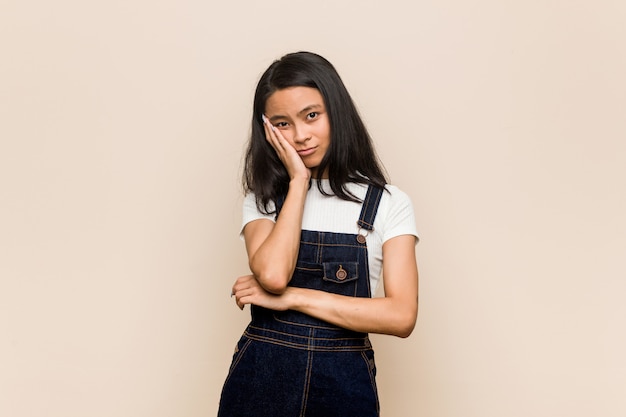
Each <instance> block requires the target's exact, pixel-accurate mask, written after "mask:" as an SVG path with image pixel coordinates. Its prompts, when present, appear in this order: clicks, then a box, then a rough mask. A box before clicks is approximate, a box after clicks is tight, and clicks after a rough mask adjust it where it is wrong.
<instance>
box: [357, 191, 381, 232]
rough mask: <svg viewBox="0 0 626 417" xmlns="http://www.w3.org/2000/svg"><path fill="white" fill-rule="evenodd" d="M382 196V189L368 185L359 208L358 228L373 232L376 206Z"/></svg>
mask: <svg viewBox="0 0 626 417" xmlns="http://www.w3.org/2000/svg"><path fill="white" fill-rule="evenodd" d="M382 195H383V189H382V188H378V187H375V186H373V185H370V186H369V187H368V188H367V194H365V198H364V199H363V206H362V207H361V215H360V216H359V220H358V221H357V222H356V224H358V225H359V228H361V229H365V230H370V231H371V230H374V218H375V217H376V212H377V211H378V205H379V204H380V198H381V197H382Z"/></svg>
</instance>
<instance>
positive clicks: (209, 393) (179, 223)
mask: <svg viewBox="0 0 626 417" xmlns="http://www.w3.org/2000/svg"><path fill="white" fill-rule="evenodd" d="M624 22H626V3H625V2H623V1H622V0H615V1H609V0H601V1H594V2H592V1H580V0H574V1H567V2H566V1H556V0H541V1H490V0H477V1H472V2H468V1H462V0H447V1H445V0H444V1H441V0H439V1H398V0H387V1H384V2H383V1H372V0H358V1H357V0H349V1H330V0H319V1H314V2H294V1H287V0H284V1H278V0H268V1H264V2H252V1H248V2H242V1H230V2H219V3H218V2H212V1H208V2H207V1H194V0H177V1H174V0H157V1H154V0H152V1H147V0H124V1H118V0H113V1H111V0H109V1H78V0H75V1H70V0H60V1H54V2H47V1H42V0H30V1H29V0H20V1H17V0H9V1H8V2H7V0H4V1H3V2H2V4H1V5H0V139H1V142H0V199H1V205H0V415H2V416H3V417H42V416H45V417H85V416H90V417H101V416H107V417H113V416H115V417H144V416H145V417H166V416H167V417H174V416H175V417H180V416H184V417H201V416H202V417H204V416H211V415H214V414H215V411H216V408H217V403H218V398H219V394H220V389H221V385H222V382H223V380H224V377H225V375H226V372H227V368H228V365H229V363H230V358H231V354H232V351H233V347H234V345H235V342H236V340H237V338H238V337H239V335H240V333H241V332H242V330H243V328H244V326H245V324H246V321H247V319H248V310H247V309H246V311H244V312H240V311H239V310H238V309H237V308H236V307H235V305H234V303H233V301H232V300H231V299H230V298H229V293H230V286H231V284H232V282H233V280H234V279H235V278H236V277H237V276H238V275H241V274H244V273H246V272H247V266H246V258H245V253H244V247H243V243H242V242H241V241H240V240H239V237H238V233H239V227H240V216H241V208H240V206H241V192H240V186H239V172H240V165H241V154H242V151H243V149H244V145H245V141H246V137H247V134H248V131H249V124H250V118H251V103H252V94H253V89H254V86H255V84H256V82H257V80H258V78H259V76H260V74H261V72H262V71H263V70H264V69H265V68H266V67H267V66H268V65H269V64H270V63H271V62H272V60H274V59H276V58H278V57H280V56H282V55H283V54H285V53H287V52H292V51H296V50H312V51H315V52H318V53H320V54H322V55H324V56H326V57H327V58H328V59H329V60H330V61H331V62H333V63H334V64H335V66H336V67H337V69H338V70H339V72H340V74H341V75H342V77H343V79H344V81H345V82H346V84H347V86H348V88H349V90H350V91H351V93H352V95H353V97H354V99H355V101H356V102H357V104H358V106H359V109H360V111H361V113H362V116H363V118H364V119H365V121H366V123H367V125H368V127H369V129H370V131H371V133H372V135H373V137H374V138H375V142H376V146H377V148H378V150H379V153H380V156H381V158H382V160H383V162H384V164H385V165H386V168H387V170H388V172H389V174H390V177H391V180H392V182H393V183H394V184H396V185H398V186H400V187H401V188H402V189H403V190H405V191H406V192H407V193H408V194H409V195H410V196H411V198H412V200H413V203H414V206H415V211H416V217H417V223H418V227H419V230H420V233H421V237H422V241H421V243H420V244H419V245H418V247H417V253H418V259H419V265H420V273H421V283H420V284H421V300H420V313H419V314H420V315H419V319H418V324H417V327H416V329H415V332H414V333H413V335H412V336H411V337H410V338H409V339H406V340H403V339H397V338H393V337H388V336H383V337H381V336H375V337H374V338H373V339H374V343H375V347H376V351H377V364H378V367H379V387H380V395H381V403H382V410H383V415H384V416H387V417H394V416H427V417H492V416H493V417H503V416H506V417H518V416H519V417H522V416H524V417H526V416H540V417H544V416H545V417H554V416H568V417H577V416H580V417H582V416H590V415H594V416H603V417H618V416H619V417H621V416H624V415H626V395H624V394H625V393H626V359H625V355H624V352H626V336H625V334H624V333H625V332H624V326H625V323H626V306H625V303H624V302H623V298H624V296H625V295H626V266H624V254H625V252H626V251H625V249H626V214H625V213H626V191H625V190H626V168H625V166H626V163H625V162H626V140H625V139H626V122H625V121H626V117H625V115H626V77H625V74H626V25H625V24H624ZM340 400H341V399H338V401H340Z"/></svg>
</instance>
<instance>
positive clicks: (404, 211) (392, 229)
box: [381, 186, 419, 243]
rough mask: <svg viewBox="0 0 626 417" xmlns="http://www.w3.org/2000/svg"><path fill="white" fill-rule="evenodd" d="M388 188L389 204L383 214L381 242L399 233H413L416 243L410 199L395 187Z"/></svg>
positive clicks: (416, 234) (417, 239)
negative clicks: (383, 222) (383, 223)
mask: <svg viewBox="0 0 626 417" xmlns="http://www.w3.org/2000/svg"><path fill="white" fill-rule="evenodd" d="M388 187H389V186H388ZM388 189H389V191H390V195H389V200H388V203H389V206H388V208H387V210H386V215H385V227H384V231H383V242H386V241H387V240H389V239H391V238H393V237H396V236H400V235H413V236H415V237H416V240H415V242H416V243H417V242H418V241H419V235H418V233H417V226H416V224H415V213H414V211H413V204H412V203H411V199H410V198H409V196H408V195H407V194H406V193H405V192H403V191H402V190H400V189H398V188H397V187H393V186H391V187H389V188H388ZM381 203H382V202H381Z"/></svg>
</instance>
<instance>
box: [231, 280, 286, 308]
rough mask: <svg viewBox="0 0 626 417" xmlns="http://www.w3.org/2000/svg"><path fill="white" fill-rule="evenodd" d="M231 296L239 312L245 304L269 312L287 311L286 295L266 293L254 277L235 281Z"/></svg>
mask: <svg viewBox="0 0 626 417" xmlns="http://www.w3.org/2000/svg"><path fill="white" fill-rule="evenodd" d="M232 295H233V296H235V301H236V302H237V305H238V306H239V308H240V309H241V310H243V308H244V306H245V305H246V304H254V305H256V306H259V307H265V308H269V309H271V310H278V311H283V310H287V309H289V307H288V305H287V296H286V293H283V294H280V295H277V294H272V293H269V292H267V291H266V290H265V289H263V287H261V284H259V282H258V281H257V280H256V278H255V277H254V275H243V276H241V277H239V278H237V280H236V281H235V284H234V285H233V289H232Z"/></svg>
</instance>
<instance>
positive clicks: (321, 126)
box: [265, 87, 330, 178]
mask: <svg viewBox="0 0 626 417" xmlns="http://www.w3.org/2000/svg"><path fill="white" fill-rule="evenodd" d="M265 115H266V116H267V118H268V119H269V120H270V123H272V125H274V126H275V127H276V128H277V129H279V130H280V132H281V133H282V134H283V136H284V137H285V139H286V140H287V141H288V142H289V143H290V144H291V146H293V147H294V148H295V149H296V151H297V152H298V154H299V155H300V158H302V161H303V162H304V165H305V166H306V167H307V168H309V169H310V170H311V174H312V176H313V177H314V178H327V175H326V173H322V174H321V175H320V174H319V173H318V172H317V167H318V166H319V165H320V162H321V161H322V158H324V155H326V152H327V151H328V147H329V146H330V121H329V119H328V114H327V113H326V107H325V106H324V99H323V98H322V95H321V94H320V92H319V90H317V89H316V88H310V87H290V88H285V89H282V90H278V91H276V92H275V93H273V94H272V95H271V96H270V97H269V98H268V99H267V101H266V103H265Z"/></svg>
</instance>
